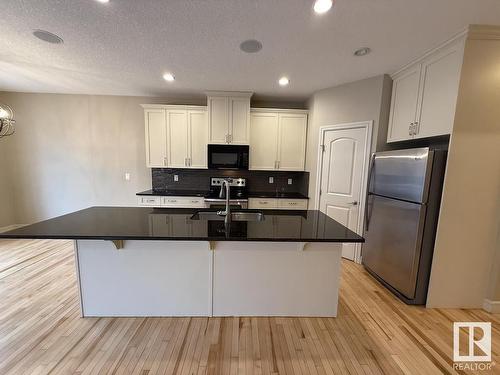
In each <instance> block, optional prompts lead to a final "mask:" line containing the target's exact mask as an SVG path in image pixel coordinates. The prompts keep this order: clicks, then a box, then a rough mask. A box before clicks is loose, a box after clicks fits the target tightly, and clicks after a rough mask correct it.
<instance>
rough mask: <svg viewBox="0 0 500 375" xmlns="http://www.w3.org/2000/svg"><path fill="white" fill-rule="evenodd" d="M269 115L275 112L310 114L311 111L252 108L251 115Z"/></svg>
mask: <svg viewBox="0 0 500 375" xmlns="http://www.w3.org/2000/svg"><path fill="white" fill-rule="evenodd" d="M259 112H260V113H267V112H275V113H297V114H299V113H300V114H304V115H307V114H309V110H307V109H286V108H250V113H259Z"/></svg>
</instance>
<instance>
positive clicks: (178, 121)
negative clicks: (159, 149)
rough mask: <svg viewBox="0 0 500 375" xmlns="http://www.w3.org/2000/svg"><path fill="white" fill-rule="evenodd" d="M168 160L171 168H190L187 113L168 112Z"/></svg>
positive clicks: (182, 111) (173, 110)
mask: <svg viewBox="0 0 500 375" xmlns="http://www.w3.org/2000/svg"><path fill="white" fill-rule="evenodd" d="M167 132H168V133H167V160H168V163H167V165H168V167H170V168H186V167H187V166H188V161H187V155H188V127H187V111H186V110H182V109H178V110H177V109H168V110H167Z"/></svg>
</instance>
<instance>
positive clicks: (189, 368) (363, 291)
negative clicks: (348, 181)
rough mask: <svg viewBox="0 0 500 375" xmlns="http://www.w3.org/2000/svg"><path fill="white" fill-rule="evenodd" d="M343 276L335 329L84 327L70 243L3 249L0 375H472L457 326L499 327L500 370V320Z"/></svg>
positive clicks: (280, 323)
mask: <svg viewBox="0 0 500 375" xmlns="http://www.w3.org/2000/svg"><path fill="white" fill-rule="evenodd" d="M342 266H343V273H342V284H341V294H340V303H339V315H338V317H337V318H223V319H221V318H211V319H208V318H86V319H82V318H80V317H79V301H78V295H77V293H78V292H77V287H76V277H75V268H74V255H73V243H72V242H69V241H48V240H47V241H18V240H16V241H11V240H4V241H0V301H1V305H0V374H16V375H17V374H98V373H99V374H141V375H146V374H290V375H292V374H296V375H297V374H311V375H312V374H319V375H323V374H442V373H444V374H450V373H451V374H453V373H469V372H468V371H462V370H458V371H455V370H454V369H453V367H452V366H453V362H452V325H453V321H491V322H492V335H493V361H494V363H495V362H498V360H499V353H498V350H499V344H500V342H499V340H498V337H500V335H499V334H500V332H499V329H500V321H499V316H498V315H491V314H488V313H486V312H484V311H482V310H457V309H455V310H452V309H432V310H430V309H429V310H428V309H425V308H422V307H411V306H406V305H404V304H402V303H401V302H399V301H398V300H397V299H396V298H394V297H393V296H392V295H391V294H390V293H389V292H388V291H386V290H385V289H384V288H382V287H381V286H380V285H379V284H378V283H377V282H376V281H374V280H373V279H372V278H371V277H370V276H369V275H368V274H367V273H366V272H365V271H364V270H363V268H362V267H361V266H359V265H356V264H354V263H351V262H348V261H345V262H343V264H342ZM463 340H464V342H465V340H466V338H465V335H464V337H463ZM492 372H495V373H500V365H493V367H492V370H491V371H478V373H492Z"/></svg>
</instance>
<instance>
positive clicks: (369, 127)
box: [314, 120, 373, 263]
mask: <svg viewBox="0 0 500 375" xmlns="http://www.w3.org/2000/svg"><path fill="white" fill-rule="evenodd" d="M359 128H364V129H366V133H365V142H366V143H365V155H364V158H363V159H364V162H363V169H362V172H361V193H360V195H361V196H360V199H359V213H360V214H359V215H358V225H357V228H356V229H357V230H356V231H357V233H361V236H362V235H363V228H364V220H365V218H364V215H363V214H362V213H363V212H365V204H366V194H365V193H366V191H367V183H368V170H369V169H370V167H369V164H370V155H371V151H372V133H373V120H370V121H359V122H349V123H342V124H336V125H326V126H321V127H320V128H319V140H318V163H317V165H316V168H317V169H316V170H317V173H316V189H315V193H316V195H315V202H314V206H315V209H316V210H318V211H319V210H320V200H321V196H320V193H319V191H320V189H321V180H322V177H323V176H322V174H323V154H324V152H323V148H322V145H323V139H324V137H325V133H326V132H327V131H331V130H346V129H359ZM354 261H355V262H356V263H361V244H360V243H357V244H355V250H354Z"/></svg>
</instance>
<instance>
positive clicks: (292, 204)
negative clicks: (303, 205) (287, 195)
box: [288, 202, 298, 206]
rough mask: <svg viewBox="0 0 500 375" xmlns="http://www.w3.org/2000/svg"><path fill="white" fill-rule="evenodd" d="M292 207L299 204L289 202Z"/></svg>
mask: <svg viewBox="0 0 500 375" xmlns="http://www.w3.org/2000/svg"><path fill="white" fill-rule="evenodd" d="M288 204H289V205H290V206H296V205H297V204H298V203H297V202H288Z"/></svg>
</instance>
